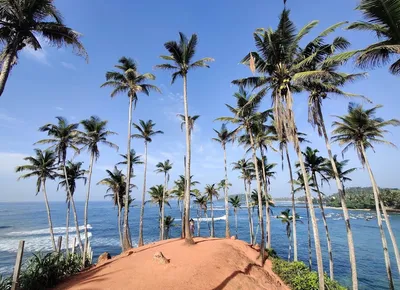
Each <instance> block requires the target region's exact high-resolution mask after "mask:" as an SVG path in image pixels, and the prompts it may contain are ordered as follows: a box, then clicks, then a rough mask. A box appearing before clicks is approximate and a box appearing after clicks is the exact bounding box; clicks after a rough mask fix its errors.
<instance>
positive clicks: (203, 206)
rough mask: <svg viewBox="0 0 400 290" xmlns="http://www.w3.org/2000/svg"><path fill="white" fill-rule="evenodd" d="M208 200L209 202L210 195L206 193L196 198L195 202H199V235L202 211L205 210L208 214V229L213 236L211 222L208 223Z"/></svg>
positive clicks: (198, 234) (198, 232) (198, 233)
mask: <svg viewBox="0 0 400 290" xmlns="http://www.w3.org/2000/svg"><path fill="white" fill-rule="evenodd" d="M207 202H208V196H206V195H200V196H197V197H196V198H195V200H194V203H195V204H197V205H198V207H199V209H198V215H197V236H198V237H200V225H201V211H203V212H204V214H205V216H206V219H207V225H208V230H209V232H210V236H211V229H210V224H209V223H208V215H207Z"/></svg>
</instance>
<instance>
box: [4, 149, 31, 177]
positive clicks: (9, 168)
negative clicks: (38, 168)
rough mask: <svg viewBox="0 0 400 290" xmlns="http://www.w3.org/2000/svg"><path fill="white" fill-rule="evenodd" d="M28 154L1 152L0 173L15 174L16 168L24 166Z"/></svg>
mask: <svg viewBox="0 0 400 290" xmlns="http://www.w3.org/2000/svg"><path fill="white" fill-rule="evenodd" d="M25 157H26V154H22V153H13V152H0V164H1V166H0V173H1V174H10V175H16V174H15V167H17V166H19V165H22V164H24V162H25V161H24V160H23V159H24V158H25Z"/></svg>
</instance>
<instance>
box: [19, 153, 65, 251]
mask: <svg viewBox="0 0 400 290" xmlns="http://www.w3.org/2000/svg"><path fill="white" fill-rule="evenodd" d="M35 154H36V156H35V157H32V156H29V157H25V158H24V160H25V161H28V163H29V164H27V165H22V166H18V167H17V168H16V169H15V172H22V171H30V172H29V173H27V174H23V175H21V176H20V177H19V178H18V180H19V179H21V178H22V179H25V178H29V177H35V176H36V177H37V182H36V195H37V194H38V193H39V192H40V190H42V192H43V196H44V202H45V204H46V210H47V219H48V221H49V229H50V238H51V244H52V246H53V250H54V251H56V242H55V240H54V233H53V222H52V221H51V213H50V206H49V201H48V199H47V192H46V180H48V179H50V180H54V179H55V178H56V176H57V173H56V166H55V162H56V155H55V154H54V152H53V151H49V150H45V151H42V150H40V149H35Z"/></svg>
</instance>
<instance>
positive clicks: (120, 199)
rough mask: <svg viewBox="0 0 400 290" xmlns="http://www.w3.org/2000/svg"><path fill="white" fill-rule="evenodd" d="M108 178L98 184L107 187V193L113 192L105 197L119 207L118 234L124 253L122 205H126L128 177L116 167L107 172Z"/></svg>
mask: <svg viewBox="0 0 400 290" xmlns="http://www.w3.org/2000/svg"><path fill="white" fill-rule="evenodd" d="M106 172H107V175H108V177H106V178H103V179H102V180H100V181H99V182H98V183H97V184H102V185H106V186H107V187H108V188H107V191H106V192H107V193H108V192H110V191H111V192H112V193H111V194H106V195H105V196H104V197H109V196H111V197H112V199H113V201H114V206H117V207H118V213H117V220H118V233H119V241H120V245H121V249H122V251H123V250H124V245H123V237H122V231H121V212H122V205H123V203H124V195H125V193H126V191H125V186H126V177H125V175H124V174H123V173H122V170H119V169H118V168H117V167H116V166H115V167H114V170H113V171H110V170H108V169H107V170H106Z"/></svg>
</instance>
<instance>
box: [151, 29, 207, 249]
mask: <svg viewBox="0 0 400 290" xmlns="http://www.w3.org/2000/svg"><path fill="white" fill-rule="evenodd" d="M196 46H197V35H196V34H192V36H191V37H190V39H187V37H186V36H185V35H184V34H183V33H182V32H179V42H176V41H168V42H166V43H165V44H164V47H165V48H166V49H167V51H168V53H169V55H162V56H161V58H162V59H164V60H167V61H170V62H172V63H173V65H172V64H170V63H165V64H160V65H157V66H156V68H159V69H165V70H172V71H174V72H173V73H172V80H171V83H172V84H173V83H174V82H175V80H176V78H177V77H182V79H183V106H184V112H185V126H186V166H185V177H186V180H188V178H189V176H190V161H191V141H190V122H189V108H188V96H187V74H188V72H189V70H192V69H195V68H199V67H207V68H208V67H209V66H208V65H207V63H208V62H211V61H213V59H212V58H209V57H206V58H202V59H200V60H197V61H193V57H194V55H195V53H196ZM184 218H185V221H184V223H185V240H186V242H187V243H189V244H193V243H194V241H193V238H192V236H191V233H190V229H189V218H190V182H187V183H186V188H185V215H184Z"/></svg>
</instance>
